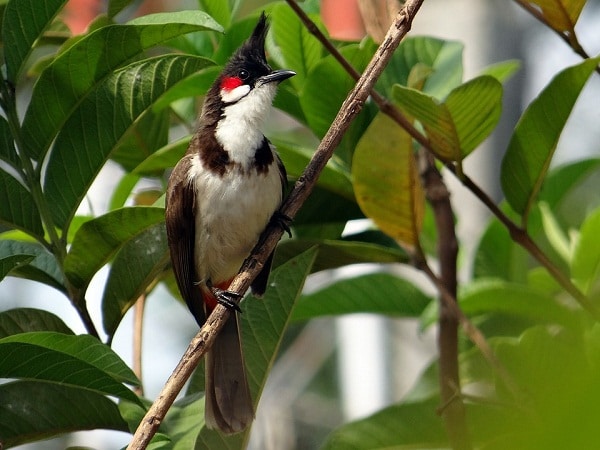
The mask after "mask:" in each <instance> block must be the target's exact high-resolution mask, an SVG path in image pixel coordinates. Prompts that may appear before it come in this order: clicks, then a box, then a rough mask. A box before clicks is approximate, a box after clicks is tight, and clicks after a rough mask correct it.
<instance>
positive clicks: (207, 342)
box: [127, 0, 423, 450]
mask: <svg viewBox="0 0 600 450" xmlns="http://www.w3.org/2000/svg"><path fill="white" fill-rule="evenodd" d="M422 3H423V0H407V1H406V3H405V4H404V7H403V8H402V10H401V11H400V12H399V13H398V15H397V16H396V18H395V20H394V22H393V23H392V26H391V27H390V29H389V30H388V33H387V34H386V36H385V38H384V40H383V42H382V43H381V45H380V46H379V48H378V49H377V52H376V53H375V55H374V56H373V59H372V60H371V62H370V63H369V65H368V66H367V68H366V69H365V72H364V74H363V75H362V77H360V79H359V80H358V82H357V84H356V86H355V87H354V89H353V90H352V91H351V92H350V93H349V94H348V97H347V98H346V100H345V102H344V103H343V105H342V107H341V108H340V111H339V112H338V115H337V116H336V118H335V119H334V121H333V122H332V124H331V127H330V128H329V130H328V131H327V134H326V135H325V136H324V137H323V139H322V140H321V143H320V144H319V147H318V148H317V150H316V152H315V154H314V155H313V157H312V159H311V161H310V163H309V164H308V166H307V167H306V169H305V170H304V173H303V174H302V176H301V177H300V178H299V179H298V181H297V182H296V184H295V186H294V189H293V190H292V192H291V193H290V195H289V196H288V198H287V199H286V201H285V203H284V204H283V206H282V208H281V212H282V213H283V214H285V215H286V216H288V217H290V218H293V217H294V216H295V215H296V213H297V212H298V210H299V209H300V206H301V205H302V204H303V203H304V201H305V200H306V199H307V198H308V196H309V195H310V193H311V191H312V189H313V187H314V186H315V184H316V181H317V178H318V177H319V174H320V173H321V171H322V170H323V168H324V167H325V165H326V164H327V161H328V160H329V158H330V157H331V155H332V154H333V151H334V150H335V148H336V147H337V145H338V144H339V143H340V141H341V139H342V137H343V135H344V133H345V132H346V130H347V129H348V127H349V126H350V123H351V122H352V120H353V119H354V118H355V117H356V116H357V115H358V113H359V112H360V110H361V108H362V105H363V104H364V102H365V101H366V99H367V97H368V96H369V94H370V92H371V90H372V88H373V86H374V85H375V82H376V81H377V79H378V77H379V76H380V75H381V73H382V72H383V69H384V68H385V66H386V65H387V63H388V62H389V60H390V58H391V57H392V54H393V52H394V50H395V49H396V48H397V47H398V44H399V43H400V41H401V40H402V38H403V37H404V36H405V35H406V34H407V33H408V31H409V30H410V28H411V25H412V21H413V19H414V17H415V15H416V13H417V12H418V10H419V8H420V7H421V5H422ZM282 232H283V231H282V230H281V229H280V228H278V227H276V226H270V227H268V228H267V230H265V233H264V234H263V237H262V239H261V242H260V243H259V245H257V247H256V248H255V249H254V250H253V252H252V255H251V256H250V257H249V258H248V259H247V260H246V262H245V263H244V266H243V267H242V269H241V271H240V273H239V274H238V276H237V277H236V278H235V279H234V280H233V282H232V284H231V285H230V287H229V289H230V290H232V291H235V292H239V293H244V292H246V290H248V288H249V287H250V284H251V282H252V280H253V279H254V278H255V277H256V276H257V275H258V273H259V272H260V269H261V267H262V265H263V264H264V262H265V261H266V259H267V257H268V255H269V254H270V253H271V252H272V251H273V249H274V248H275V245H277V242H278V241H279V239H280V238H281V235H282ZM228 318H229V311H228V310H227V309H226V308H225V307H223V306H221V305H218V306H217V307H216V308H215V310H214V311H213V313H212V314H211V315H210V317H209V318H208V320H207V321H206V323H205V324H204V326H203V327H202V328H201V329H200V331H199V332H198V334H197V335H196V336H195V337H194V339H193V340H192V342H190V345H189V346H188V348H187V350H186V352H185V354H184V355H183V357H182V359H181V360H180V362H179V364H178V365H177V367H176V368H175V370H174V371H173V373H172V374H171V376H170V377H169V379H168V380H167V383H166V384H165V386H164V388H163V390H162V391H161V393H160V394H159V396H158V398H157V399H156V400H155V402H154V403H153V405H152V406H151V407H150V409H149V410H148V412H147V413H146V415H145V417H144V419H143V420H142V421H141V423H140V425H139V426H138V429H137V430H136V432H135V434H134V436H133V439H132V441H131V443H130V444H129V446H128V447H127V448H128V449H136V450H141V449H145V448H146V447H147V446H148V443H149V442H150V440H151V439H152V437H153V436H154V434H155V433H156V431H157V430H158V427H159V426H160V423H161V422H162V420H163V419H164V417H165V414H166V412H167V411H168V409H169V408H170V406H171V405H172V404H173V401H174V400H175V397H176V396H177V394H178V393H179V391H180V390H181V388H182V387H183V385H184V384H185V382H186V381H187V379H188V378H189V377H190V375H191V374H192V372H193V370H194V368H195V367H196V366H197V365H198V362H199V361H200V359H201V358H202V357H203V356H204V354H205V353H206V350H207V349H208V348H210V346H211V345H212V344H213V342H214V339H215V337H216V335H217V334H218V333H219V331H220V329H221V328H222V327H223V325H224V324H225V321H226V320H227V319H228Z"/></svg>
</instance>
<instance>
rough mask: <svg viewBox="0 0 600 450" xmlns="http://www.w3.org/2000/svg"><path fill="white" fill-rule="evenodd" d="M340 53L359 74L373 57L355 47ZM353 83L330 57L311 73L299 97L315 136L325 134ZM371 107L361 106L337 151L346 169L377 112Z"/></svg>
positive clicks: (349, 47)
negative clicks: (357, 144)
mask: <svg viewBox="0 0 600 450" xmlns="http://www.w3.org/2000/svg"><path fill="white" fill-rule="evenodd" d="M340 53H341V54H342V56H344V58H346V59H347V60H348V61H349V62H350V64H352V66H354V68H356V70H358V71H359V72H361V71H363V70H364V68H365V67H366V66H367V64H368V62H369V60H370V59H371V56H372V53H371V52H370V51H369V49H367V48H365V47H360V46H358V45H349V46H346V47H342V48H341V49H340ZM292 67H293V66H292ZM294 70H295V67H294ZM294 78H296V77H294ZM294 78H292V80H293V79H294ZM354 84H355V82H354V80H353V79H352V78H351V77H350V75H348V74H347V73H346V71H345V70H344V69H342V67H341V66H340V64H339V63H338V62H337V61H336V60H335V59H334V58H333V57H332V56H327V57H325V58H322V59H321V60H320V61H319V62H318V63H317V64H316V65H315V67H314V68H313V69H312V70H311V72H310V74H309V75H308V77H307V79H306V82H305V84H304V87H303V88H302V91H300V92H299V94H298V95H299V98H300V105H301V107H302V111H303V112H304V116H305V117H306V122H307V123H308V125H309V127H310V129H311V130H312V132H313V133H314V134H315V135H316V136H317V137H319V138H322V137H323V136H324V135H325V133H326V132H327V130H328V129H329V126H330V125H331V123H332V122H333V120H334V119H335V117H336V115H337V113H338V111H339V109H340V107H341V105H342V103H343V101H344V100H345V99H346V96H347V95H348V93H349V92H350V91H351V90H352V88H353V87H354ZM371 106H372V105H371V104H369V103H367V104H365V105H364V107H363V109H362V111H361V112H360V114H359V115H358V116H357V117H356V119H354V121H353V122H352V124H351V125H350V128H349V129H348V131H347V133H346V134H345V136H344V138H343V139H342V142H341V143H340V145H339V146H338V148H337V150H336V154H337V155H338V156H340V157H341V158H342V159H343V161H344V163H345V164H347V165H348V167H349V166H350V160H351V155H352V152H353V151H354V147H355V146H356V143H357V141H358V139H359V138H360V136H362V134H363V132H364V130H365V129H366V127H367V126H368V124H369V123H370V121H371V119H372V118H373V116H374V115H375V111H376V109H375V108H374V107H371Z"/></svg>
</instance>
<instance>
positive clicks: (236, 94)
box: [221, 84, 250, 103]
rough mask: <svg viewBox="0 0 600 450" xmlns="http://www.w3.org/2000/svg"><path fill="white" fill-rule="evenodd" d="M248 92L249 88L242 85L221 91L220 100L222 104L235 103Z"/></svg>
mask: <svg viewBox="0 0 600 450" xmlns="http://www.w3.org/2000/svg"><path fill="white" fill-rule="evenodd" d="M248 92H250V86H249V85H247V84H242V85H241V86H238V87H236V88H233V89H221V100H223V102H224V103H235V102H237V101H238V100H239V99H241V98H242V97H245V96H246V95H248Z"/></svg>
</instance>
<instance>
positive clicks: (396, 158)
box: [352, 113, 425, 247]
mask: <svg viewBox="0 0 600 450" xmlns="http://www.w3.org/2000/svg"><path fill="white" fill-rule="evenodd" d="M352 178H353V183H354V191H355V193H356V198H357V201H358V204H359V206H360V208H361V210H362V211H363V213H364V214H365V216H367V217H369V218H370V219H372V220H373V222H375V224H376V225H377V226H378V227H379V229H380V230H381V231H383V232H384V233H386V234H387V235H389V236H390V237H392V238H393V239H395V240H396V241H398V242H399V243H400V244H403V245H405V246H409V247H415V246H416V245H417V244H418V239H419V232H420V230H421V225H422V223H423V214H424V210H425V197H424V194H423V188H422V186H421V181H420V178H419V173H418V171H417V167H416V161H415V158H414V154H413V149H412V139H411V137H410V136H409V135H408V134H407V133H406V132H405V131H404V130H403V129H402V128H400V127H399V126H398V125H397V124H396V123H395V122H394V121H393V120H392V119H390V118H389V117H388V116H386V115H384V114H382V113H379V114H378V115H377V116H376V117H375V119H373V122H371V125H369V128H368V129H367V131H366V132H365V133H364V134H363V136H362V138H361V140H360V141H359V143H358V145H357V146H356V150H355V152H354V157H353V161H352Z"/></svg>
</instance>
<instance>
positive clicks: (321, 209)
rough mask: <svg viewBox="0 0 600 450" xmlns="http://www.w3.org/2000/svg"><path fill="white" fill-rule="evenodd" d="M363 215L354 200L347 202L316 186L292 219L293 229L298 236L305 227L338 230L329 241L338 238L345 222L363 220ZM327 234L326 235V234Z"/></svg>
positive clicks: (339, 196)
mask: <svg viewBox="0 0 600 450" xmlns="http://www.w3.org/2000/svg"><path fill="white" fill-rule="evenodd" d="M363 218H364V214H363V213H362V211H361V210H360V208H359V207H358V205H357V204H356V201H355V200H354V199H352V200H349V199H348V198H347V197H343V196H341V195H338V194H336V193H334V192H331V191H329V190H327V189H324V188H321V187H320V186H318V185H317V186H316V188H315V189H314V190H313V192H312V193H311V195H310V196H309V197H308V199H307V201H306V202H304V204H303V205H302V208H300V211H298V214H296V217H295V218H294V222H293V224H292V225H293V227H294V229H295V230H296V232H297V233H299V235H300V234H301V229H307V227H317V228H323V229H325V228H326V227H329V226H331V227H332V228H340V227H341V228H340V230H339V232H338V233H337V234H335V236H332V237H330V238H331V239H337V238H339V237H340V235H341V232H342V231H343V227H344V226H345V224H346V222H348V221H349V220H353V219H363ZM326 234H327V233H326Z"/></svg>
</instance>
